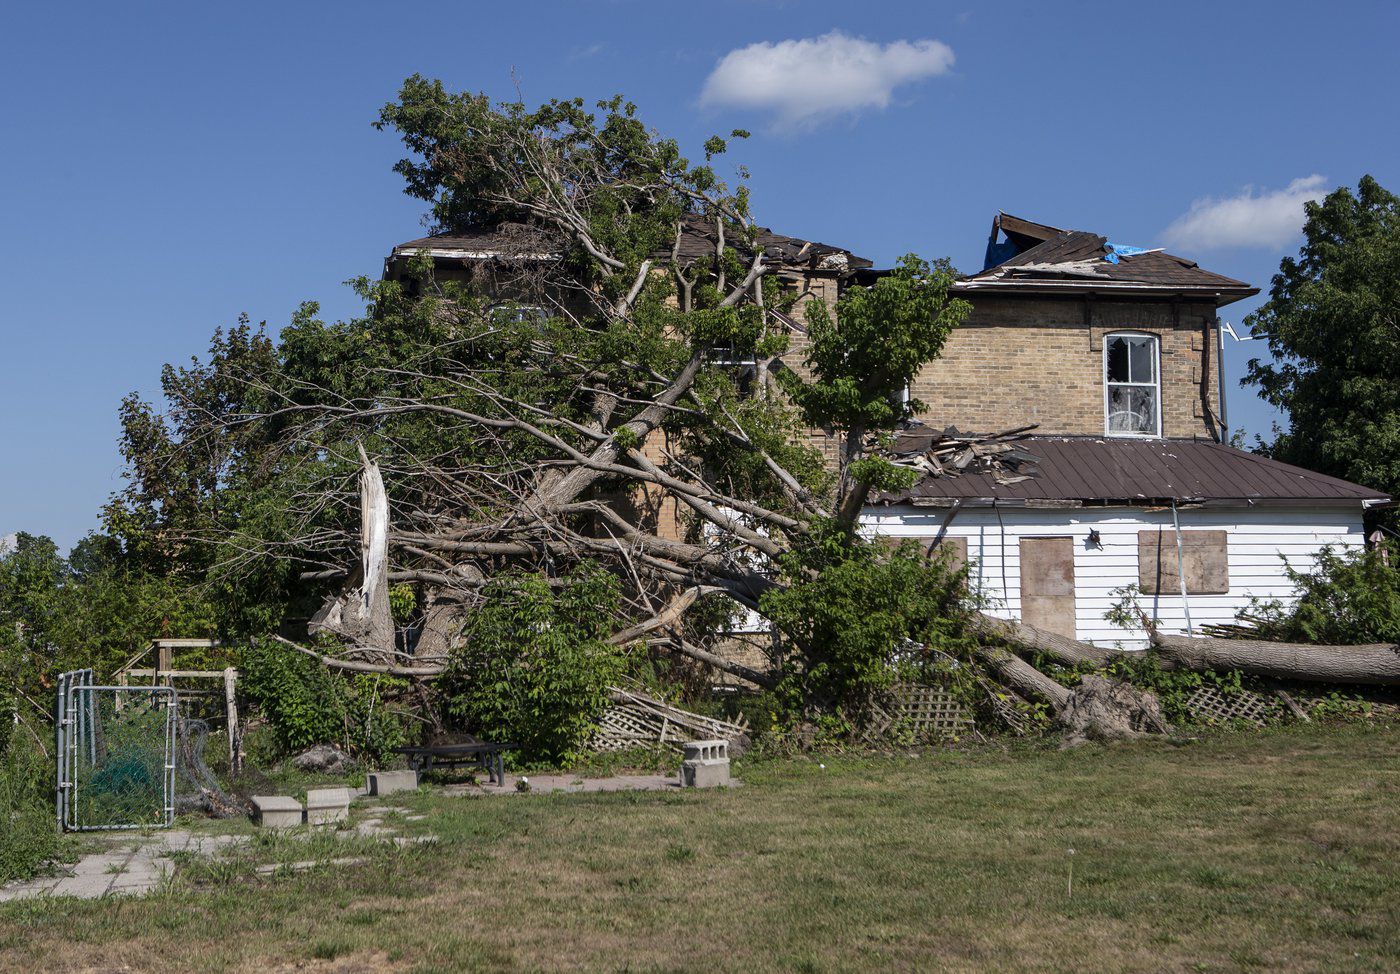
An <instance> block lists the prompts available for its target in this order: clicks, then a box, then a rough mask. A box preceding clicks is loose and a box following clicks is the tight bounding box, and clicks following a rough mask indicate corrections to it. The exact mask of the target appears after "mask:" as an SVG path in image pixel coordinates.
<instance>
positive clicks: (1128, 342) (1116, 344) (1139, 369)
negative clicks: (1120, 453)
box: [1103, 334, 1162, 436]
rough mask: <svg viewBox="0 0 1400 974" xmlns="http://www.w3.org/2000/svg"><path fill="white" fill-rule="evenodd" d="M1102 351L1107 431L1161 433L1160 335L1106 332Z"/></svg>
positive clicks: (1142, 433)
mask: <svg viewBox="0 0 1400 974" xmlns="http://www.w3.org/2000/svg"><path fill="white" fill-rule="evenodd" d="M1103 351H1104V385H1105V396H1104V401H1105V405H1106V408H1107V419H1106V422H1105V430H1106V432H1107V433H1108V435H1109V436H1160V435H1161V433H1162V423H1161V415H1162V409H1161V398H1162V397H1161V392H1162V385H1161V382H1160V379H1159V374H1158V370H1157V339H1156V338H1155V337H1154V336H1152V335H1132V334H1129V335H1107V336H1105V337H1104V341H1103Z"/></svg>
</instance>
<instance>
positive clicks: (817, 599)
mask: <svg viewBox="0 0 1400 974" xmlns="http://www.w3.org/2000/svg"><path fill="white" fill-rule="evenodd" d="M785 567H786V570H787V571H788V573H789V575H790V576H791V577H792V578H793V579H794V581H793V583H792V584H791V585H790V586H789V587H788V588H786V589H783V590H773V591H771V592H769V593H768V594H766V595H765V596H764V597H763V601H762V607H763V613H764V615H765V616H767V617H768V618H769V619H770V620H772V622H773V624H774V625H775V626H776V627H777V628H778V630H779V631H780V632H781V633H782V637H783V640H784V643H785V644H786V646H787V648H788V649H789V650H790V652H788V653H787V658H786V659H785V660H784V670H785V675H784V678H783V682H782V685H781V686H780V688H779V694H780V696H781V697H782V698H784V699H786V700H787V701H788V709H789V710H790V711H792V712H793V715H794V716H796V715H797V712H798V711H805V713H806V715H807V716H808V717H810V718H812V719H818V720H821V721H825V722H828V723H829V722H831V721H832V720H835V721H836V723H837V724H843V723H845V722H847V721H855V722H859V720H860V718H861V715H862V712H863V710H864V709H865V708H866V707H867V706H868V704H869V703H870V701H871V700H872V699H873V698H874V697H876V696H877V695H878V694H879V693H881V692H882V691H884V690H887V689H888V688H889V687H890V686H891V685H892V684H893V683H894V682H896V681H897V680H899V679H905V678H909V679H921V678H923V679H926V678H931V677H934V678H937V677H949V678H951V676H952V675H953V674H955V673H957V672H958V671H959V670H963V671H964V672H965V667H963V666H962V662H963V661H965V660H966V659H967V658H968V655H969V651H970V649H971V648H972V646H973V645H974V641H973V640H972V639H971V638H970V637H969V636H968V635H967V632H966V622H967V618H968V611H969V604H970V603H969V596H968V591H967V585H966V571H965V570H963V569H958V568H956V567H954V566H953V565H952V563H951V562H950V560H949V559H948V558H947V557H942V556H940V557H933V558H930V557H927V556H925V555H924V554H923V553H922V552H921V551H919V550H918V548H917V546H916V545H914V544H912V543H908V544H906V545H905V546H904V547H901V548H899V549H898V550H896V551H894V552H893V553H891V555H890V557H888V558H881V557H880V553H879V551H878V549H877V548H876V547H875V546H874V545H870V544H864V543H857V544H854V545H851V544H845V543H843V542H842V541H841V539H836V538H831V539H821V538H819V539H818V540H817V542H816V543H815V544H814V545H813V546H812V547H810V548H808V549H805V550H803V551H801V552H799V553H797V554H795V555H793V556H792V557H791V559H790V561H789V563H788V564H787V565H786V566H785ZM814 569H815V570H814ZM939 682H947V680H946V679H940V680H939ZM830 730H832V731H833V732H837V733H839V732H840V730H841V728H840V727H839V726H833V727H832V728H830Z"/></svg>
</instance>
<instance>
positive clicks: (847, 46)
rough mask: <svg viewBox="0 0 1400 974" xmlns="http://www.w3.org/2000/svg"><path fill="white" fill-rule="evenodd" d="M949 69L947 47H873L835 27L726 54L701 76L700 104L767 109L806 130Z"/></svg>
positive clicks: (924, 43) (790, 126)
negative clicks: (903, 86)
mask: <svg viewBox="0 0 1400 974" xmlns="http://www.w3.org/2000/svg"><path fill="white" fill-rule="evenodd" d="M952 67H953V49H952V48H950V47H949V46H948V45H947V44H944V43H943V42H942V41H936V40H932V39H928V40H917V41H894V42H892V43H889V44H877V43H875V42H874V41H867V40H865V39H864V38H862V37H852V36H850V35H849V34H845V33H842V32H841V31H839V30H834V31H832V32H831V33H829V34H823V35H822V36H821V37H809V38H805V39H803V40H791V41H778V42H776V43H772V42H769V41H763V42H760V43H758V44H750V45H749V46H748V47H741V48H738V49H736V50H733V51H730V52H729V53H728V54H726V55H725V56H724V57H722V58H720V60H719V63H718V64H716V65H715V69H714V70H713V71H711V72H710V76H709V77H708V78H706V79H705V87H704V88H703V89H702V90H701V92H700V104H701V105H704V106H719V105H726V106H732V107H737V108H748V109H755V110H758V111H764V112H771V113H772V115H773V122H774V127H775V128H778V129H786V130H794V129H802V128H810V127H812V126H814V125H817V124H819V123H821V122H823V121H827V120H829V119H831V118H833V117H835V116H838V115H842V114H845V113H848V112H855V111H858V110H860V109H862V108H884V107H886V106H887V105H889V103H890V97H891V95H892V94H893V92H894V89H896V88H898V87H899V86H901V85H906V84H909V83H910V82H913V81H920V80H922V79H924V78H932V77H935V76H937V75H940V74H947V73H948V71H950V70H951V69H952Z"/></svg>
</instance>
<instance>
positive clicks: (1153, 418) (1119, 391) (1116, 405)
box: [1108, 386, 1157, 436]
mask: <svg viewBox="0 0 1400 974" xmlns="http://www.w3.org/2000/svg"><path fill="white" fill-rule="evenodd" d="M1108 431H1109V432H1110V433H1141V434H1144V435H1147V436H1155V435H1157V389H1156V387H1154V386H1111V387H1110V388H1109V390H1108Z"/></svg>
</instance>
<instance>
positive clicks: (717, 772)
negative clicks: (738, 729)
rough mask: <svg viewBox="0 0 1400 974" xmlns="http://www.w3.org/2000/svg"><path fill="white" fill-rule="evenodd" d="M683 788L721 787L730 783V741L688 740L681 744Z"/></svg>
mask: <svg viewBox="0 0 1400 974" xmlns="http://www.w3.org/2000/svg"><path fill="white" fill-rule="evenodd" d="M681 749H682V750H683V751H684V752H685V760H683V761H682V762H681V787H682V788H721V787H724V786H727V785H728V784H729V742H728V741H721V740H710V741H687V742H686V743H684V744H682V745H681Z"/></svg>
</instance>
